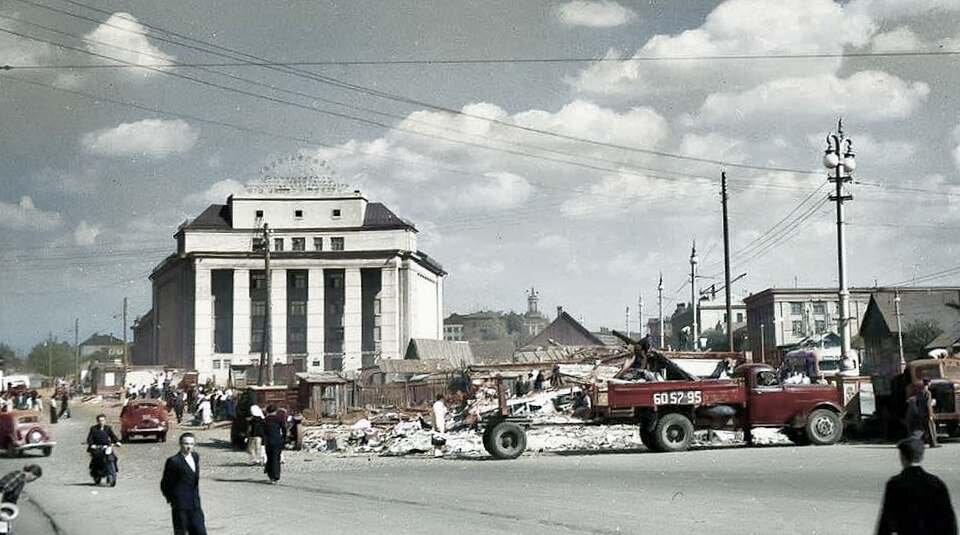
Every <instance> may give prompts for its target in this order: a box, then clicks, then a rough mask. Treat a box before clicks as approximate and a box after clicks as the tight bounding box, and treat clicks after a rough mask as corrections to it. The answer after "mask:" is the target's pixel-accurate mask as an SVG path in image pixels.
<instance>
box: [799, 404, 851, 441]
mask: <svg viewBox="0 0 960 535" xmlns="http://www.w3.org/2000/svg"><path fill="white" fill-rule="evenodd" d="M842 436H843V421H842V420H840V416H839V415H838V414H837V413H835V412H833V411H831V410H829V409H817V410H815V411H813V412H811V413H810V417H809V418H808V419H807V438H808V439H809V440H810V443H811V444H813V445H816V446H826V445H828V444H836V443H837V442H838V441H839V440H840V437H842Z"/></svg>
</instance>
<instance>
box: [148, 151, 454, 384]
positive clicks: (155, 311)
mask: <svg viewBox="0 0 960 535" xmlns="http://www.w3.org/2000/svg"><path fill="white" fill-rule="evenodd" d="M296 158H299V157H296ZM265 225H267V226H268V228H269V230H270V233H269V240H268V242H265V240H264V237H265V234H264V226H265ZM174 237H175V238H176V241H177V252H176V253H175V254H172V255H170V256H169V257H168V258H166V259H165V260H164V261H163V262H161V263H160V264H159V265H158V266H157V267H156V268H155V269H154V270H153V272H152V273H151V275H150V280H151V281H152V284H153V308H152V310H151V312H152V321H153V326H152V328H153V330H154V331H153V334H154V335H153V337H152V338H153V340H152V341H151V342H150V343H151V345H152V351H150V352H149V353H151V357H152V358H151V359H150V360H151V361H152V363H154V364H164V365H169V366H175V367H179V368H185V369H195V370H197V371H198V372H199V374H200V377H201V380H204V379H205V378H208V377H211V376H213V377H215V378H216V379H217V381H218V382H224V381H226V379H227V377H228V374H229V369H230V365H231V364H256V363H258V362H259V361H260V354H261V350H262V349H263V344H264V340H265V339H267V340H269V343H270V348H271V349H272V353H273V359H274V362H281V363H289V362H294V361H296V360H302V361H303V365H304V368H305V369H306V370H307V371H321V370H338V371H339V370H344V371H350V370H358V369H360V368H362V367H366V366H370V365H372V364H373V363H374V362H376V361H377V360H378V359H381V358H382V359H395V358H403V354H404V351H405V350H406V347H407V344H408V343H409V341H410V339H411V338H428V339H442V338H443V317H442V310H443V277H444V275H445V274H446V273H445V272H444V270H443V268H442V267H441V266H440V264H438V263H437V262H436V261H434V260H433V259H431V258H430V257H429V256H427V255H426V254H424V253H423V252H421V251H420V250H419V249H418V248H417V229H416V228H415V227H414V226H413V225H412V224H411V223H409V222H407V221H405V220H403V219H401V218H399V217H397V216H396V215H395V214H394V213H393V212H391V211H390V210H389V209H388V208H387V207H386V206H384V205H383V204H380V203H375V202H369V201H368V200H367V199H366V198H365V197H364V196H363V195H362V194H361V193H360V192H359V191H351V190H350V189H349V188H347V187H346V186H344V185H342V184H338V183H336V182H334V181H333V180H331V179H330V178H329V177H326V176H320V175H317V174H306V175H305V176H304V175H301V176H295V177H292V178H291V177H283V178H277V177H273V176H269V175H267V176H265V177H264V178H261V179H260V180H259V181H258V182H255V183H252V184H250V185H248V186H247V187H246V191H244V192H242V193H236V194H234V195H232V196H230V197H229V198H228V199H227V202H226V204H214V205H211V206H210V207H208V208H207V209H206V210H204V211H203V213H201V214H200V215H199V216H197V217H196V218H195V219H193V220H191V221H186V222H184V223H183V224H182V225H180V227H179V228H178V229H177V232H176V234H175V236H174ZM264 246H266V247H269V248H270V268H271V269H270V271H271V275H270V285H269V286H270V292H269V295H268V292H267V284H266V282H267V281H266V271H265V258H264V257H265V252H264V249H263V248H264ZM268 299H269V301H270V309H271V313H270V317H271V321H270V322H269V324H270V336H268V337H266V336H264V334H265V328H266V324H267V322H266V321H265V318H266V311H267V306H266V304H267V300H268Z"/></svg>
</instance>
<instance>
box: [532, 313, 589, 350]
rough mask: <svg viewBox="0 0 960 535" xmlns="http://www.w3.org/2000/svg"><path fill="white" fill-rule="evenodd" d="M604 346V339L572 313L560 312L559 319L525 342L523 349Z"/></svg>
mask: <svg viewBox="0 0 960 535" xmlns="http://www.w3.org/2000/svg"><path fill="white" fill-rule="evenodd" d="M556 345H562V346H602V345H604V343H603V341H601V340H600V339H599V338H597V337H596V336H594V335H593V333H591V332H590V331H588V330H587V329H586V328H585V327H584V326H583V325H580V322H578V321H577V320H575V319H573V317H572V316H570V314H567V313H566V312H560V315H559V316H557V319H555V320H553V322H552V323H550V325H547V326H546V328H544V329H543V330H542V331H540V334H538V335H536V336H534V337H533V338H532V339H531V340H530V341H529V342H527V343H526V344H524V346H523V348H522V349H534V348H537V347H550V346H556Z"/></svg>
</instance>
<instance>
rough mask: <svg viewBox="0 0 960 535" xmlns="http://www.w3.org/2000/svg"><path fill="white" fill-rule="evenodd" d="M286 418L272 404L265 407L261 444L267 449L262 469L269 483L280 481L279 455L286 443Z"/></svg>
mask: <svg viewBox="0 0 960 535" xmlns="http://www.w3.org/2000/svg"><path fill="white" fill-rule="evenodd" d="M285 420H286V418H285V417H284V416H281V415H280V414H277V408H276V407H274V406H273V405H269V406H268V407H267V417H266V418H265V419H264V423H263V445H264V447H265V448H266V450H267V465H266V466H265V467H264V469H263V471H264V472H266V474H267V477H269V478H270V482H271V483H274V484H276V483H278V482H279V481H280V455H281V454H282V453H283V445H284V444H286V443H287V422H286V421H285Z"/></svg>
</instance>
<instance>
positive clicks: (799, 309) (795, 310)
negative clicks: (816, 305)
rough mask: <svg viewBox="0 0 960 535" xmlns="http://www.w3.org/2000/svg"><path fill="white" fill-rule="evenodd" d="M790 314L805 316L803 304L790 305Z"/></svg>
mask: <svg viewBox="0 0 960 535" xmlns="http://www.w3.org/2000/svg"><path fill="white" fill-rule="evenodd" d="M790 314H793V315H794V316H800V315H802V314H803V303H790Z"/></svg>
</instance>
